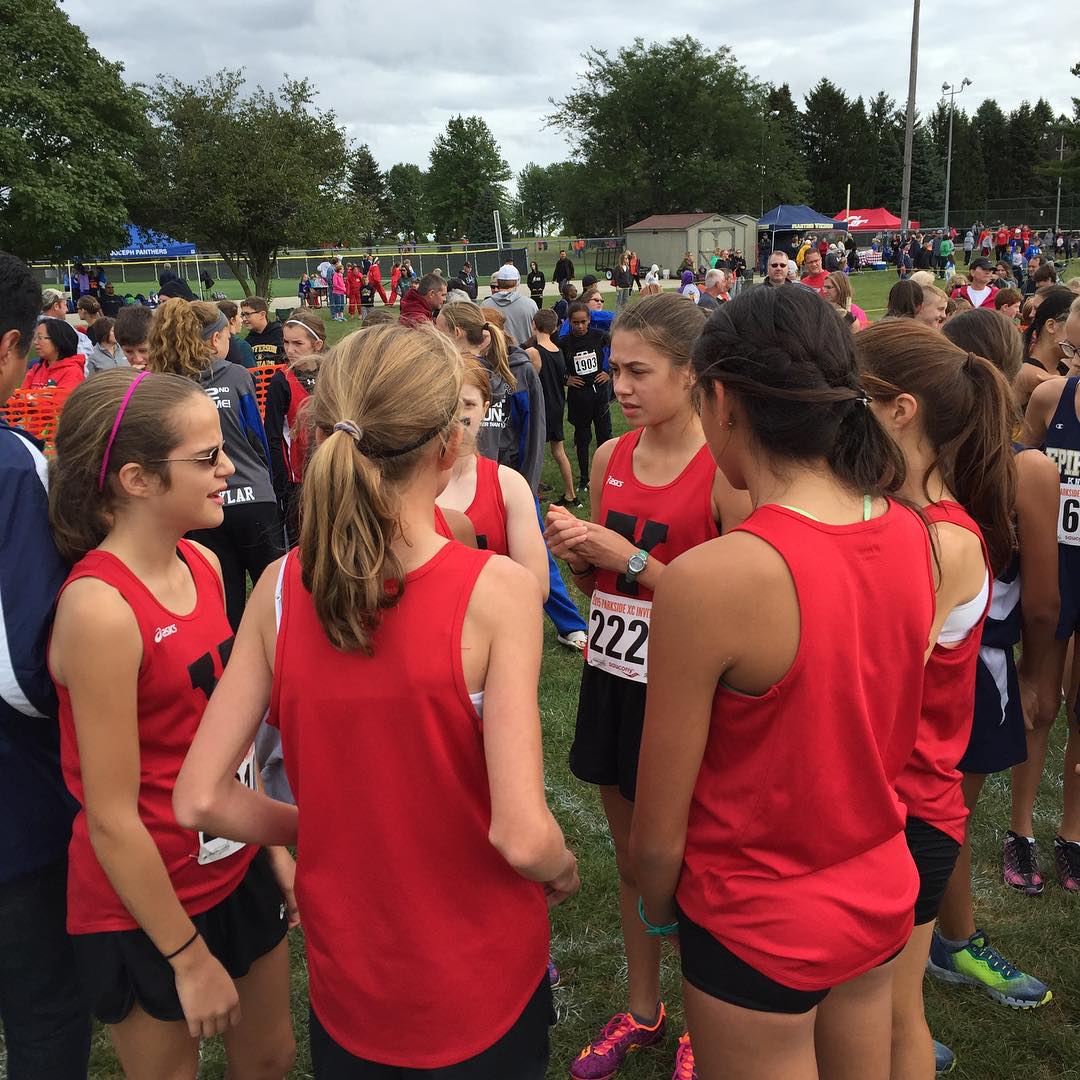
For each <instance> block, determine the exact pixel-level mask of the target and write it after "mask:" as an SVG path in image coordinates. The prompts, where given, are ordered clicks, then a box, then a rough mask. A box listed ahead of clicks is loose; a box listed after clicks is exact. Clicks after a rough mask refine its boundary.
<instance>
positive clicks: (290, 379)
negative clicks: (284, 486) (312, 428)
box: [281, 367, 311, 484]
mask: <svg viewBox="0 0 1080 1080" xmlns="http://www.w3.org/2000/svg"><path fill="white" fill-rule="evenodd" d="M282 374H283V377H284V379H285V381H286V382H287V383H288V384H289V408H288V411H287V412H286V413H285V423H284V430H283V431H282V433H281V452H282V454H283V455H284V457H285V472H286V474H287V476H288V479H289V483H290V484H299V483H301V482H302V481H303V479H304V465H305V463H306V462H307V456H308V439H309V433H308V430H307V428H305V427H304V426H303V425H302V424H301V423H300V422H299V417H300V407H301V406H302V405H303V404H304V402H305V401H307V399H308V398H309V397H310V396H311V394H310V393H309V392H308V390H307V388H306V387H305V386H304V384H303V383H302V382H300V380H299V379H298V378H297V377H296V372H295V371H293V369H292V368H291V367H286V368H285V370H284V372H283V373H282Z"/></svg>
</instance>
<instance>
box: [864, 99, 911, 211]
mask: <svg viewBox="0 0 1080 1080" xmlns="http://www.w3.org/2000/svg"><path fill="white" fill-rule="evenodd" d="M866 121H867V127H868V137H867V143H866V146H865V150H864V154H865V156H866V159H867V162H868V165H869V173H868V176H867V181H868V184H869V190H868V191H867V192H866V193H865V195H864V196H863V198H864V200H865V202H864V203H863V205H865V206H867V207H871V208H876V207H878V206H883V207H885V208H886V209H890V210H892V211H893V212H894V213H897V214H899V212H900V202H901V198H900V196H901V188H902V186H903V166H904V127H903V117H902V115H901V114H900V113H898V112H897V110H896V102H895V101H894V100H893V99H892V98H891V97H889V95H888V94H886V93H885V91H884V90H881V91H879V92H878V93H877V94H875V95H874V96H873V97H872V98H871V99H870V102H869V104H868V105H867V108H866Z"/></svg>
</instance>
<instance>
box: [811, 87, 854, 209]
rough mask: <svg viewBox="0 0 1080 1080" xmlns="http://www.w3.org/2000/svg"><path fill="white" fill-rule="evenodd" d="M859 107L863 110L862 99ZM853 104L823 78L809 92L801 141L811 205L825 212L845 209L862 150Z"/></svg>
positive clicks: (845, 95)
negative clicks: (858, 141) (855, 164)
mask: <svg viewBox="0 0 1080 1080" xmlns="http://www.w3.org/2000/svg"><path fill="white" fill-rule="evenodd" d="M858 108H859V111H860V112H861V111H862V103H861V100H860V103H859V106H858ZM854 113H855V109H854V104H853V103H852V102H851V101H850V100H849V99H848V96H847V94H845V93H844V91H843V90H841V89H840V87H838V86H836V85H835V83H833V82H831V81H830V80H829V79H822V80H821V81H820V82H819V83H818V84H817V85H816V86H815V87H814V88H813V89H812V90H811V91H810V93H808V94H807V95H806V107H805V109H804V111H803V114H802V125H801V127H802V143H803V153H804V155H805V157H806V172H807V176H808V177H809V180H810V196H811V200H812V205H813V206H814V208H815V209H817V210H819V211H821V212H822V213H829V214H835V213H836V212H837V210H841V209H843V206H844V200H845V198H846V194H847V185H848V184H849V183H851V179H852V175H853V171H854V162H855V159H856V157H857V156H858V155H859V153H860V148H859V146H858V145H857V144H856V142H855V140H856V138H857V135H858V132H857V130H856V125H855V123H854V119H855V116H854Z"/></svg>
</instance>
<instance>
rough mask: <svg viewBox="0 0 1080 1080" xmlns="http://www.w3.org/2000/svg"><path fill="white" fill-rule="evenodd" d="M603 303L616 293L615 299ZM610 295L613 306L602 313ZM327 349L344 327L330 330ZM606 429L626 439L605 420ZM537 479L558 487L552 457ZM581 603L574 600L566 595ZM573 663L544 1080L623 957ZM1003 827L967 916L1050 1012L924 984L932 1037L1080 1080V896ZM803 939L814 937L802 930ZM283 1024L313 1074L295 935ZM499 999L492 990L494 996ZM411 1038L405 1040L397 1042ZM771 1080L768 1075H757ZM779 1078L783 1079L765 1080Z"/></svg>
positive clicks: (654, 1064) (1001, 792)
mask: <svg viewBox="0 0 1080 1080" xmlns="http://www.w3.org/2000/svg"><path fill="white" fill-rule="evenodd" d="M894 280H895V278H894V277H893V276H892V275H885V274H881V275H878V274H871V273H866V274H861V275H859V276H858V277H857V278H856V279H855V291H856V299H857V301H858V302H859V303H860V304H861V305H862V306H863V307H865V308H866V309H867V310H868V311H869V312H870V314H871V316H872V317H873V316H876V315H879V314H880V313H881V311H882V310H883V309H884V300H885V296H886V294H887V292H888V288H889V287H890V286H891V284H892V282H893V281H894ZM612 295H613V294H612ZM611 299H612V296H609V298H608V303H609V306H610V303H611ZM329 328H330V334H331V340H337V339H339V338H340V337H341V336H343V335H344V334H345V333H346V332H348V331H349V330H350V329H352V327H350V326H349V324H345V325H344V326H343V325H341V324H329ZM615 430H616V433H619V432H621V431H623V430H625V423H624V422H623V421H622V417H621V415H619V413H618V410H617V409H616V410H615ZM545 479H546V480H547V481H548V482H551V483H557V471H556V470H555V467H554V465H553V463H552V462H551V461H550V460H549V461H548V463H547V467H546V469H545ZM574 595H575V596H576V598H577V599H578V600H579V601H581V600H582V599H583V598H582V597H581V596H580V594H576V593H575V594H574ZM581 663H582V662H581V660H580V658H579V657H578V656H577V655H575V654H572V653H571V652H570V651H569V650H567V649H565V648H563V647H562V646H560V645H559V644H558V642H557V641H556V640H555V634H554V630H553V628H552V626H551V625H550V623H545V651H544V666H543V675H542V682H541V686H540V708H541V717H542V722H543V730H544V739H545V762H546V773H547V785H548V792H549V799H550V804H551V806H552V809H553V810H554V813H555V815H556V817H557V818H558V820H559V822H560V823H561V825H562V827H563V829H564V830H565V832H566V835H567V839H568V841H569V843H570V845H571V846H572V848H573V849H574V851H575V852H576V853H577V856H578V860H579V864H580V870H581V880H582V890H581V892H580V894H579V895H578V896H576V897H575V898H574V899H573V900H571V901H569V902H568V903H566V904H564V905H563V906H562V907H560V908H559V909H557V911H556V912H555V914H554V917H553V920H552V925H553V946H552V948H553V955H554V957H555V960H556V962H557V964H558V966H559V968H560V970H561V972H562V977H563V983H564V985H563V987H562V988H560V989H559V990H557V991H556V993H555V1000H556V1004H557V1008H558V1017H559V1022H558V1024H557V1026H556V1027H555V1028H554V1029H553V1030H552V1058H551V1068H550V1070H549V1074H548V1075H549V1077H551V1078H556V1077H562V1076H565V1075H566V1069H567V1066H568V1065H569V1063H570V1061H571V1060H572V1058H573V1057H574V1056H575V1055H576V1054H577V1052H578V1050H579V1049H580V1048H581V1046H583V1045H584V1043H585V1042H586V1041H587V1040H588V1039H589V1038H590V1037H591V1036H592V1035H593V1034H594V1033H595V1032H596V1031H597V1030H598V1028H599V1027H600V1025H601V1024H603V1023H604V1022H605V1021H606V1020H607V1019H608V1017H609V1016H610V1015H611V1013H612V1012H614V1011H615V1010H617V1009H622V1008H625V998H624V978H625V960H624V958H623V955H622V948H621V941H620V934H619V924H618V917H617V907H616V903H617V900H616V898H617V878H616V873H615V863H614V856H613V852H612V846H611V843H610V840H609V838H608V834H607V827H606V823H605V820H604V815H603V812H602V810H601V807H600V803H599V800H598V799H597V797H596V793H595V790H594V789H592V788H590V787H586V786H585V785H583V784H581V783H579V782H578V781H577V780H575V779H574V778H573V777H572V776H571V775H570V772H569V770H568V768H567V752H568V750H569V746H570V741H571V738H572V735H573V728H574V716H575V712H576V705H577V688H578V682H579V678H580V669H581ZM1063 740H1064V726H1063V722H1062V721H1061V720H1060V719H1059V722H1058V725H1057V727H1056V730H1055V733H1054V737H1053V740H1052V746H1051V751H1050V756H1049V760H1048V763H1047V770H1046V775H1045V778H1044V781H1043V785H1042V788H1041V790H1040V793H1039V799H1038V803H1037V806H1036V822H1037V831H1038V839H1039V841H1040V846H1041V850H1042V854H1043V869H1044V872H1045V871H1050V876H1051V877H1052V866H1051V863H1050V857H1051V851H1052V849H1051V838H1052V836H1053V834H1054V832H1055V831H1056V827H1057V820H1058V814H1059V811H1060V805H1061V791H1062V784H1061V769H1062V743H1063ZM1008 817H1009V784H1008V777H1007V776H998V777H993V778H991V779H990V781H989V782H988V783H987V786H986V789H985V792H984V795H983V799H982V802H981V804H980V806H979V809H978V812H977V814H976V815H975V818H974V821H973V823H972V834H973V837H974V846H975V874H974V878H975V883H974V889H975V897H976V917H977V920H978V922H979V924H980V925H981V926H983V927H984V928H985V929H986V930H987V932H988V933H989V934H990V935H991V937H992V939H993V941H994V943H995V944H996V945H997V946H998V947H1000V949H1001V951H1002V952H1003V953H1004V954H1005V955H1006V957H1008V958H1009V959H1010V960H1012V961H1014V962H1016V963H1017V964H1018V965H1020V966H1021V967H1023V968H1024V969H1025V970H1028V971H1030V972H1031V973H1032V974H1034V975H1037V976H1038V977H1039V978H1042V979H1043V980H1044V981H1046V982H1047V983H1048V984H1049V985H1050V986H1051V988H1052V989H1053V991H1054V1001H1053V1003H1051V1004H1050V1005H1048V1006H1046V1007H1044V1008H1041V1009H1039V1010H1037V1011H1035V1012H1032V1013H1025V1014H1021V1013H1017V1012H1013V1011H1011V1010H1008V1009H1005V1008H1003V1007H1001V1006H999V1005H996V1004H994V1003H993V1002H991V1001H990V1000H989V999H988V998H986V997H984V996H982V995H981V994H978V993H977V992H975V991H973V990H957V989H952V988H946V987H943V986H941V985H940V984H937V983H935V982H933V981H932V980H929V979H928V980H927V984H926V994H927V1009H928V1013H929V1018H930V1024H931V1028H932V1030H933V1032H934V1034H935V1035H936V1036H937V1037H938V1038H939V1039H941V1040H942V1041H943V1042H946V1043H947V1044H948V1045H950V1046H952V1047H953V1049H954V1050H955V1051H956V1053H957V1056H958V1058H959V1069H958V1071H957V1072H956V1073H955V1074H954V1075H956V1076H958V1077H960V1078H964V1080H1006V1078H1011V1077H1025V1078H1026V1080H1060V1078H1077V1077H1080V1033H1078V1026H1077V1024H1078V1021H1080V1009H1078V1002H1080V948H1078V946H1077V938H1076V937H1075V936H1074V935H1075V934H1076V932H1077V926H1078V923H1080V898H1074V897H1069V896H1068V895H1066V894H1065V893H1064V892H1063V891H1062V890H1061V889H1060V888H1059V887H1058V886H1057V885H1056V884H1048V886H1047V889H1046V894H1045V895H1044V896H1043V897H1041V898H1039V899H1034V900H1031V899H1026V898H1024V897H1022V896H1020V895H1018V894H1015V893H1013V892H1011V891H1010V890H1008V889H1007V888H1006V887H1005V886H1004V885H1003V884H1002V883H1001V876H1000V842H1001V836H1002V834H1003V832H1004V830H1005V828H1006V827H1007V824H1008ZM808 932H812V928H808ZM292 949H293V982H292V994H293V1017H294V1023H295V1029H296V1035H297V1043H298V1047H299V1053H298V1056H297V1063H296V1067H295V1069H294V1071H293V1072H292V1074H291V1075H292V1076H293V1077H297V1078H299V1077H308V1076H311V1068H310V1062H309V1058H308V1052H307V999H306V968H305V964H304V959H303V950H302V944H301V938H300V935H299V933H297V934H294V938H293V942H292ZM496 992H497V991H496ZM664 998H665V1001H666V1002H667V1005H668V1009H669V1015H670V1016H671V1025H672V1034H671V1037H670V1038H669V1040H668V1043H667V1044H666V1046H665V1048H664V1049H663V1050H660V1051H656V1052H652V1053H648V1054H644V1055H640V1056H634V1057H631V1058H630V1060H629V1064H628V1065H627V1067H626V1069H625V1071H624V1072H623V1073H622V1074H620V1075H621V1076H623V1077H625V1078H626V1080H666V1078H667V1077H669V1076H670V1075H671V1069H672V1062H673V1055H674V1039H675V1035H676V1034H677V1033H678V1031H679V1030H681V1029H680V1027H679V1025H680V1024H681V1023H682V1018H681V1008H680V1004H679V1000H680V998H679V972H678V964H677V961H676V957H675V956H674V955H673V954H669V955H668V956H667V957H666V959H665V961H664ZM405 1037H407V1036H405ZM91 1075H92V1076H94V1077H96V1078H104V1077H113V1076H118V1075H119V1068H118V1066H117V1063H116V1060H115V1058H114V1056H113V1055H112V1052H111V1049H110V1048H109V1044H108V1038H107V1036H106V1034H105V1033H104V1031H100V1030H99V1031H98V1032H97V1034H96V1037H95V1043H94V1056H93V1063H92V1069H91ZM202 1076H204V1077H208V1078H220V1077H223V1076H224V1058H223V1055H222V1051H221V1045H220V1041H219V1040H211V1041H209V1042H208V1043H207V1044H206V1045H205V1047H204V1052H203V1069H202ZM763 1080H772V1078H763ZM775 1080H781V1078H775Z"/></svg>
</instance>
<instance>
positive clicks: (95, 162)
mask: <svg viewBox="0 0 1080 1080" xmlns="http://www.w3.org/2000/svg"><path fill="white" fill-rule="evenodd" d="M0 70H2V71H3V73H4V77H3V79H0V247H2V248H5V249H7V250H8V251H12V252H16V253H18V254H19V255H21V256H22V257H23V258H26V259H30V258H63V257H67V256H78V255H84V256H87V257H89V256H93V255H101V254H104V253H105V252H107V251H108V250H109V249H110V248H112V247H115V246H117V245H118V244H119V243H120V242H121V241H123V240H126V233H125V231H124V225H125V224H126V222H127V221H128V212H127V201H128V198H129V197H130V195H131V194H132V193H133V192H134V190H135V189H136V186H137V182H138V174H137V171H136V169H135V164H134V161H135V154H136V150H137V149H138V147H139V146H140V144H141V143H142V142H143V141H144V140H145V138H146V131H147V125H146V102H145V99H144V97H143V95H142V94H141V93H140V92H139V91H138V90H136V89H133V88H132V87H130V86H127V85H126V84H125V83H124V80H123V78H122V71H123V68H122V66H121V65H120V64H115V63H110V62H109V61H107V60H105V59H104V57H102V55H101V54H100V53H99V52H98V51H97V50H96V49H93V48H91V47H90V44H89V42H88V41H87V40H86V35H85V34H84V33H83V32H82V31H81V30H80V29H79V28H78V27H77V26H74V25H72V23H71V22H70V20H69V19H68V17H67V15H66V14H65V13H64V12H63V11H62V10H61V9H60V7H59V6H58V5H57V4H56V3H55V2H54V0H22V2H21V3H18V4H15V3H4V4H3V5H2V7H0Z"/></svg>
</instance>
